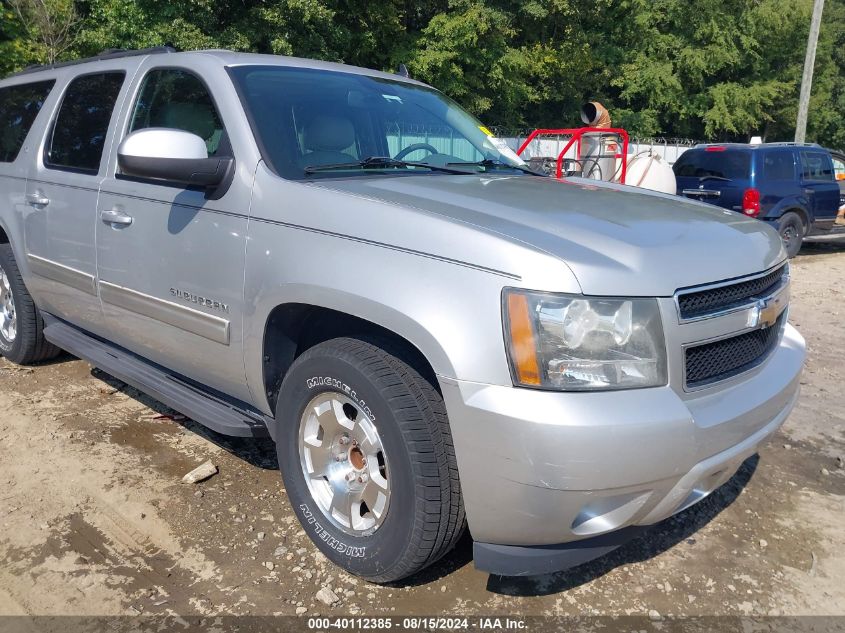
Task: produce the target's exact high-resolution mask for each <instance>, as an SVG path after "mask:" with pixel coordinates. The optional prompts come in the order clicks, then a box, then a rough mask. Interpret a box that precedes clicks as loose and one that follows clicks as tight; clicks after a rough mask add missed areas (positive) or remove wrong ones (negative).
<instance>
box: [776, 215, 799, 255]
mask: <svg viewBox="0 0 845 633" xmlns="http://www.w3.org/2000/svg"><path fill="white" fill-rule="evenodd" d="M778 233H780V238H781V239H782V240H783V247H784V249H786V255H787V257H789V258H792V257H795V256H796V255H797V254H798V251H800V250H801V243H802V242H803V241H804V233H805V230H804V223H803V222H802V221H801V216H799V215H798V214H797V213H794V212H792V211H787V212H786V213H784V214H783V215H782V216H781V218H780V221H779V222H778Z"/></svg>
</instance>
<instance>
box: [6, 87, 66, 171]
mask: <svg viewBox="0 0 845 633" xmlns="http://www.w3.org/2000/svg"><path fill="white" fill-rule="evenodd" d="M55 83H56V82H55V81H53V80H50V81H39V82H38V83H32V84H23V85H20V86H10V87H8V88H0V162H3V163H11V162H12V161H13V160H15V158H17V156H18V152H19V151H20V150H21V147H23V142H24V140H26V135H27V134H28V133H29V128H30V127H32V122H33V121H35V117H36V116H37V115H38V111H39V110H41V106H42V105H44V101H45V100H46V99H47V95H49V94H50V90H51V89H52V88H53V84H55Z"/></svg>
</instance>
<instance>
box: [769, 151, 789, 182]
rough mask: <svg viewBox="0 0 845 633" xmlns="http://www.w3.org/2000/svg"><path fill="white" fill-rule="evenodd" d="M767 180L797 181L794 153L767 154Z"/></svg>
mask: <svg viewBox="0 0 845 633" xmlns="http://www.w3.org/2000/svg"><path fill="white" fill-rule="evenodd" d="M763 178H764V179H765V180H795V161H794V159H793V158H792V152H766V153H765V154H764V155H763Z"/></svg>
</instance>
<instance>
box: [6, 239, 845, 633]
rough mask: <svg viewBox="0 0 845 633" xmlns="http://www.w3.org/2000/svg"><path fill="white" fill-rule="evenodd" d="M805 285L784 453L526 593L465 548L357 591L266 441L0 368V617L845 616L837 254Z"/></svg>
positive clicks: (34, 373)
mask: <svg viewBox="0 0 845 633" xmlns="http://www.w3.org/2000/svg"><path fill="white" fill-rule="evenodd" d="M793 277H794V291H793V307H792V311H791V321H792V322H793V323H794V324H795V325H796V326H797V327H798V329H800V330H801V331H802V333H803V334H804V336H805V337H806V339H807V343H808V346H809V360H808V362H807V367H806V372H805V376H804V381H803V391H802V395H801V399H800V402H799V404H798V406H797V408H796V410H795V412H794V413H793V414H792V416H791V418H790V419H789V420H788V422H787V423H786V425H785V426H784V428H783V429H782V431H781V432H780V433H778V435H777V436H776V437H775V439H774V441H773V442H771V443H770V444H768V445H767V446H766V447H764V448H763V449H762V451H761V453H760V455H759V456H758V457H754V458H752V459H750V460H749V461H747V462H746V463H745V465H744V466H743V467H742V469H741V470H740V472H739V473H738V474H737V475H736V476H735V477H734V478H733V479H732V480H731V481H730V482H729V483H728V484H726V485H725V486H724V487H723V488H722V489H720V490H718V491H717V492H716V493H714V494H713V495H711V496H710V497H709V498H708V499H707V500H705V501H703V502H702V503H700V504H698V505H697V506H695V507H694V508H692V509H690V510H688V511H686V512H684V513H682V514H680V515H678V516H676V517H675V518H673V519H670V520H668V521H666V522H664V523H662V524H660V525H659V526H657V527H655V528H654V529H653V530H651V531H650V532H649V533H648V534H647V535H646V536H645V537H642V538H640V539H638V540H636V541H634V542H632V543H630V544H629V545H627V546H625V547H623V548H621V549H620V550H617V551H616V552H615V553H613V554H611V555H610V556H608V557H605V558H604V559H600V560H598V561H595V562H593V563H592V564H589V565H586V566H583V567H581V568H578V569H576V570H573V571H570V572H568V573H561V574H553V575H548V576H541V577H535V578H528V579H520V580H515V579H509V578H501V577H496V576H489V575H487V574H483V573H481V572H478V571H476V570H475V569H474V568H473V566H472V561H471V543H470V541H469V540H468V539H464V541H463V542H462V543H461V544H460V545H459V547H458V549H457V550H456V551H455V552H453V553H452V554H451V555H450V556H448V557H447V559H446V560H444V561H443V562H442V563H440V564H439V565H438V566H436V567H435V568H433V569H430V570H428V571H426V572H425V573H424V574H422V575H421V576H419V577H416V578H413V579H411V580H410V582H408V583H405V584H403V585H397V586H392V587H381V586H374V585H370V584H367V583H365V582H362V581H360V580H357V579H355V578H353V577H351V576H349V575H348V574H345V573H343V572H341V571H339V570H338V569H337V568H335V567H333V566H332V565H331V564H329V563H328V562H327V561H326V559H325V558H324V557H323V556H322V555H321V554H320V553H319V552H318V551H317V550H316V548H315V547H313V546H312V545H311V543H310V541H309V540H308V538H307V537H306V535H305V534H304V532H303V531H302V530H301V529H300V527H299V525H298V524H297V522H296V520H295V518H294V515H293V513H292V512H291V510H290V507H289V505H288V501H287V498H286V496H285V491H284V489H283V487H282V484H281V480H280V477H279V473H278V467H277V464H276V457H275V452H274V450H273V447H272V445H271V444H269V443H268V442H266V441H254V440H231V439H228V438H225V437H222V436H219V435H216V434H214V433H212V432H210V431H207V430H205V429H204V428H203V427H201V426H199V425H197V424H195V423H193V422H191V421H186V420H180V418H179V416H173V415H172V412H171V411H168V410H167V409H165V408H163V407H162V406H161V405H160V404H158V403H156V402H155V401H153V400H151V399H150V398H148V397H146V396H144V395H142V394H140V393H138V392H137V391H135V390H134V389H132V388H129V387H126V386H125V385H123V384H121V383H119V382H116V381H115V380H114V379H112V378H110V377H109V376H107V375H106V374H104V373H102V372H100V371H98V370H92V369H91V367H90V366H89V365H88V364H87V363H85V362H82V361H79V360H76V359H73V358H71V357H69V356H64V357H62V358H60V359H58V360H57V361H55V362H52V363H50V364H46V365H43V366H38V367H33V368H17V367H14V366H12V365H11V364H9V363H8V362H6V361H5V360H2V359H0V411H2V412H3V413H2V414H0V440H2V441H0V525H2V530H0V556H2V560H3V564H2V566H0V614H3V615H9V614H11V615H14V614H41V615H61V614H70V615H118V614H123V615H136V614H180V615H246V614H252V615H270V614H277V615H293V614H307V615H315V614H332V615H342V614H346V615H348V614H366V615H406V614H427V615H439V614H458V615H472V614H491V613H496V614H519V615H591V614H602V615H626V614H627V615H631V614H634V615H648V614H649V613H651V616H652V618H657V617H658V616H657V614H660V615H661V616H665V615H776V614H790V615H802V614H815V615H824V614H827V615H845V583H843V582H842V578H843V571H845V547H843V545H844V544H845V527H843V526H845V502H844V501H845V469H843V467H842V459H843V458H845V406H843V405H845V397H843V386H842V381H843V379H845V360H843V359H845V334H844V333H843V323H845V284H843V280H845V244H819V245H807V246H805V248H804V250H803V251H802V253H801V255H800V256H799V257H797V258H796V259H795V260H794V262H793ZM174 418H175V419H174ZM206 460H211V461H212V462H213V463H214V464H215V465H216V466H217V467H218V468H219V472H218V474H216V475H214V476H213V477H211V478H210V479H208V480H206V481H203V482H201V483H198V484H184V483H181V478H182V476H183V475H184V474H185V473H187V472H189V471H190V470H192V469H193V468H195V467H196V466H198V465H200V464H202V463H203V462H205V461H206ZM324 589H328V591H325V590H324ZM326 603H331V604H326ZM655 612H656V613H655Z"/></svg>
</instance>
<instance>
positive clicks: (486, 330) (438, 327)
mask: <svg viewBox="0 0 845 633" xmlns="http://www.w3.org/2000/svg"><path fill="white" fill-rule="evenodd" d="M386 253H387V256H386ZM509 282H510V283H509ZM512 284H513V280H510V279H508V278H505V277H502V276H499V275H496V274H493V273H487V272H482V271H479V270H476V269H473V268H469V267H465V266H460V265H456V264H452V263H449V262H444V261H441V260H437V259H430V258H426V257H421V256H419V255H414V254H410V253H404V252H397V251H386V250H385V249H381V248H374V247H373V246H371V245H368V244H364V243H360V242H355V241H351V240H345V239H341V238H338V237H334V236H330V235H325V234H322V233H316V232H311V231H303V230H299V229H296V228H292V227H288V226H273V227H267V228H265V229H263V230H262V231H261V232H260V233H259V234H255V235H252V236H251V238H250V247H249V252H248V255H247V279H246V284H245V296H244V299H245V301H244V304H245V309H246V311H247V314H246V318H245V319H244V323H245V325H244V328H245V331H244V358H245V365H246V374H247V380H248V384H249V385H250V389H251V391H252V393H253V396H254V399H255V401H256V402H255V403H256V406H258V407H259V408H261V409H263V410H264V412H265V413H270V410H271V406H270V404H271V403H269V402H268V400H267V395H266V394H264V393H263V392H264V388H263V386H264V376H263V371H264V367H263V354H264V351H263V350H264V333H265V329H266V323H267V320H268V317H269V316H270V314H271V313H272V312H273V310H274V309H275V308H276V307H278V306H280V305H283V304H287V303H300V304H306V305H313V306H318V307H322V308H329V309H332V310H336V311H338V312H342V313H345V314H349V315H352V316H355V317H358V318H360V319H364V320H366V321H370V322H372V323H375V324H376V325H379V326H381V327H383V328H385V329H387V330H389V331H391V332H394V333H395V334H397V335H398V336H401V337H403V338H404V339H406V340H407V341H409V342H410V343H411V344H412V345H414V346H415V347H416V348H417V349H418V350H419V351H420V352H421V353H422V354H423V355H424V356H425V357H426V359H427V360H428V361H429V363H430V364H431V366H432V368H433V369H434V371H435V372H436V373H437V374H438V375H440V376H445V377H448V378H460V379H463V380H469V381H473V382H481V383H488V384H499V385H510V384H511V378H510V373H509V369H508V363H507V358H506V354H505V347H504V340H503V334H502V319H501V303H500V302H501V299H500V297H501V291H502V288H503V287H504V286H506V285H512Z"/></svg>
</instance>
